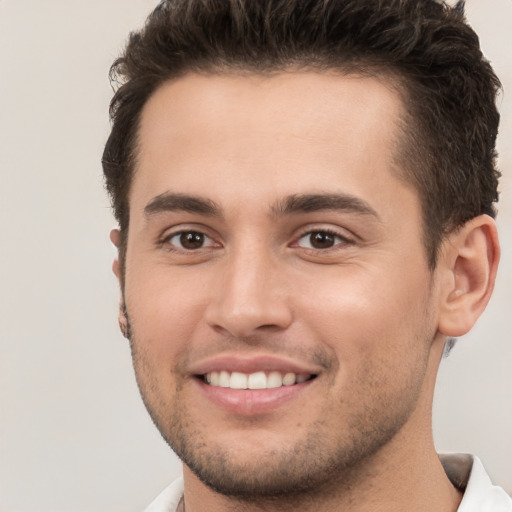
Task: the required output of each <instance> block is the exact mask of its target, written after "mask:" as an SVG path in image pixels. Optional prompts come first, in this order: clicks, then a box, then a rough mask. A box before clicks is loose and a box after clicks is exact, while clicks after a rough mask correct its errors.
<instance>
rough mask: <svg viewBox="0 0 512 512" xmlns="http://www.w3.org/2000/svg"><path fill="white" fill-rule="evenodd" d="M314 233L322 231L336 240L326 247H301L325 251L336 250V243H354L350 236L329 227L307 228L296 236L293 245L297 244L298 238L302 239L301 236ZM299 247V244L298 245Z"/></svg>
mask: <svg viewBox="0 0 512 512" xmlns="http://www.w3.org/2000/svg"><path fill="white" fill-rule="evenodd" d="M315 233H318V234H319V233H322V234H325V235H330V236H332V237H333V238H334V239H337V240H338V241H337V242H336V241H335V243H334V244H333V246H332V247H327V248H322V249H320V248H315V247H303V249H306V250H309V251H315V252H316V251H320V252H326V251H329V250H336V249H337V246H338V245H343V246H345V245H352V244H354V240H353V239H351V238H348V237H346V236H344V235H341V234H340V233H338V232H337V231H335V230H333V229H329V228H319V229H309V230H308V231H306V232H305V233H302V234H301V235H300V236H299V237H298V238H297V241H296V242H294V244H293V245H299V242H300V240H302V239H303V238H305V237H308V236H309V237H311V235H314V234H315ZM299 247H300V246H299Z"/></svg>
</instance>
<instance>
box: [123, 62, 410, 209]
mask: <svg viewBox="0 0 512 512" xmlns="http://www.w3.org/2000/svg"><path fill="white" fill-rule="evenodd" d="M402 114H403V104H402V101H401V99H400V96H399V94H398V92H397V91H396V90H395V89H394V88H393V86H392V85H391V80H386V79H384V78H382V77H364V76H358V75H354V74H349V75H340V74H334V73H331V74H326V73H325V74H324V73H315V72H295V73H292V72H290V73H280V74H275V75H253V74H249V75H247V74H245V75H243V74H227V75H199V74H189V75H186V76H184V77H182V78H179V79H176V80H173V81H169V82H167V83H165V84H164V85H162V86H161V87H160V88H159V89H158V90H157V91H156V92H155V94H154V95H153V96H152V97H151V98H150V99H149V100H148V102H147V104H146V105H145V107H144V109H143V112H142V116H141V123H140V131H139V154H138V159H137V160H138V164H137V168H136V172H135V176H134V181H133V184H132V194H131V197H130V200H131V202H132V203H133V204H132V206H134V207H135V208H137V209H138V210H139V211H141V209H142V208H143V206H144V204H143V203H144V201H145V202H146V203H147V201H149V200H150V199H151V198H152V197H155V196H157V195H159V194H161V193H164V192H167V191H169V190H171V191H172V192H179V193H191V194H194V195H198V194H200V195H207V196H210V195H215V196H216V198H219V199H220V201H221V202H222V200H223V199H226V200H230V199H233V200H236V198H237V197H238V198H239V199H240V198H241V197H244V196H245V195H247V196H250V198H259V200H260V202H259V204H262V201H263V202H265V199H264V197H265V196H269V194H274V195H275V198H268V199H269V201H271V200H272V199H278V198H279V195H280V194H281V195H290V194H294V193H303V192H305V191H306V192H316V191H325V190H326V189H329V191H330V192H332V191H334V192H343V193H346V192H348V193H351V194H354V195H367V194H368V193H369V189H372V190H373V193H381V195H382V202H385V200H386V198H385V195H386V194H385V193H384V191H385V187H384V184H385V183H388V184H389V182H390V180H392V181H396V178H395V177H394V175H393V174H394V173H393V172H392V169H393V166H394V165H395V163H394V161H395V154H396V151H397V146H398V142H399V137H398V133H399V130H398V124H399V122H400V119H401V118H402ZM336 188H338V189H340V190H334V189H336ZM388 189H389V186H388ZM388 192H390V191H388ZM247 199H249V197H248V198H247ZM388 199H389V198H388ZM139 201H140V204H136V203H137V202H139ZM244 204H248V203H244Z"/></svg>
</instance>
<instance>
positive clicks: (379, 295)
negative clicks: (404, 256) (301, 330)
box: [297, 268, 433, 366]
mask: <svg viewBox="0 0 512 512" xmlns="http://www.w3.org/2000/svg"><path fill="white" fill-rule="evenodd" d="M334 270H336V269H334ZM366 270H367V269H361V268H358V269H350V270H348V269H340V270H339V272H334V274H335V275H332V276H325V278H321V277H320V276H316V279H313V280H311V281H310V282H308V285H307V289H308V294H307V296H306V297H305V296H302V303H301V304H300V305H298V306H297V309H298V310H301V311H303V313H304V314H303V318H302V321H303V322H304V324H305V325H306V326H307V328H309V329H311V330H312V331H314V332H315V333H316V335H317V337H319V338H320V339H321V341H322V342H323V343H325V344H326V345H329V346H330V348H331V350H332V351H333V352H334V353H335V354H336V357H337V358H338V359H339V361H338V362H339V364H340V365H341V364H342V363H343V361H346V360H352V361H357V362H358V364H359V365H361V366H362V365H368V364H369V362H370V361H374V362H375V364H376V365H377V364H378V365H386V364H387V363H389V362H390V361H392V360H395V361H396V360H397V358H402V360H403V358H404V357H407V354H408V353H409V352H411V349H413V348H414V349H415V351H418V347H417V343H418V340H421V341H422V342H423V341H427V342H428V339H427V338H428V337H429V335H430V334H431V331H432V329H433V326H431V325H430V323H431V322H430V317H429V315H428V314H427V313H428V309H429V305H428V302H429V301H428V281H427V280H426V279H424V278H423V279H421V278H419V277H414V276H413V277H412V278H410V279H403V278H400V276H399V275H396V273H395V275H394V274H393V272H392V271H382V270H381V272H379V273H378V274H373V273H371V272H368V271H366ZM395 364H396V363H395Z"/></svg>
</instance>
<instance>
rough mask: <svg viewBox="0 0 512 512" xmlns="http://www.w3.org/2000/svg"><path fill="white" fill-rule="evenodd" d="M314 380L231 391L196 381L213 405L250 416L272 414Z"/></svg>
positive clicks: (302, 391)
mask: <svg viewBox="0 0 512 512" xmlns="http://www.w3.org/2000/svg"><path fill="white" fill-rule="evenodd" d="M313 381H314V379H311V380H307V381H305V382H301V383H300V384H294V385H292V386H281V387H280V388H272V389H231V388H222V387H219V386H210V385H209V384H206V383H205V382H204V381H202V380H200V379H197V382H198V384H199V387H200V389H201V391H202V392H203V393H204V394H205V395H206V397H207V398H208V400H210V401H211V402H212V403H213V404H215V405H217V406H219V407H221V408H222V409H224V410H225V411H227V412H230V413H234V414H240V415H244V416H251V415H254V414H264V413H268V412H272V411H274V410H275V409H278V408H279V407H282V406H284V405H286V404H287V403H288V402H290V401H292V400H294V399H296V398H298V397H299V396H300V395H302V394H303V393H304V392H305V391H306V390H307V389H308V388H309V387H310V386H311V384H312V383H313Z"/></svg>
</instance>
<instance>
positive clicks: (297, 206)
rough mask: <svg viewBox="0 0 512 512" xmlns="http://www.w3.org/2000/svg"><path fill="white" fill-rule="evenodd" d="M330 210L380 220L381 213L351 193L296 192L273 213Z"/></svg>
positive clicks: (274, 209) (275, 208) (274, 208)
mask: <svg viewBox="0 0 512 512" xmlns="http://www.w3.org/2000/svg"><path fill="white" fill-rule="evenodd" d="M329 210H332V211H345V212H349V213H355V214H357V215H369V216H372V217H375V218H376V219H379V220H380V217H379V214H378V213H377V212H376V211H375V210H374V209H373V208H372V207H371V206H370V205H369V204H368V203H367V202H366V201H364V200H363V199H360V198H359V197H356V196H353V195H350V194H294V195H292V196H288V197H287V198H285V199H284V200H281V201H279V202H278V203H276V204H275V205H274V206H273V207H272V213H273V214H274V215H276V216H278V217H282V216H285V215H291V214H294V213H310V212H319V211H329Z"/></svg>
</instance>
